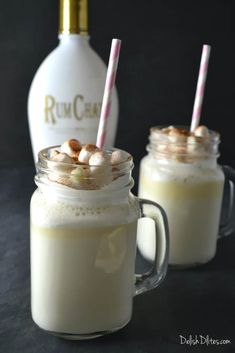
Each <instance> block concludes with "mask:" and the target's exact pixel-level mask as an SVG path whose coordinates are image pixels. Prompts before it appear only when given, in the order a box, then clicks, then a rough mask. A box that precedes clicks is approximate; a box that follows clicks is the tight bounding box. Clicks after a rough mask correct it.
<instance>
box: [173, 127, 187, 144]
mask: <svg viewBox="0 0 235 353" xmlns="http://www.w3.org/2000/svg"><path fill="white" fill-rule="evenodd" d="M187 134H188V132H187V131H186V130H183V129H177V128H174V127H172V128H171V129H170V131H169V132H168V136H169V141H170V142H171V143H185V142H186V140H187Z"/></svg>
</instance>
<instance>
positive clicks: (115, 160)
mask: <svg viewBox="0 0 235 353" xmlns="http://www.w3.org/2000/svg"><path fill="white" fill-rule="evenodd" d="M129 156H130V155H129V153H127V152H125V151H122V150H117V151H113V152H112V154H111V158H110V161H111V164H112V165H114V164H119V163H122V162H125V161H127V159H128V158H129Z"/></svg>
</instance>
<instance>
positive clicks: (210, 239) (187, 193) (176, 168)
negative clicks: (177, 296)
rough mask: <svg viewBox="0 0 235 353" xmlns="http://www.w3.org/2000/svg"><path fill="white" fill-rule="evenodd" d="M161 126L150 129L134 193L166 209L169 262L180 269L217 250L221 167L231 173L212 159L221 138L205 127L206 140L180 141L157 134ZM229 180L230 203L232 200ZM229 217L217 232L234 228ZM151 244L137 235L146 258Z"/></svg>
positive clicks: (150, 238) (233, 176) (206, 258)
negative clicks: (145, 152)
mask: <svg viewBox="0 0 235 353" xmlns="http://www.w3.org/2000/svg"><path fill="white" fill-rule="evenodd" d="M162 128H164V127H162V126H159V127H153V128H151V129H150V137H149V141H150V143H149V145H148V146H147V151H148V155H147V156H145V157H144V158H143V159H142V160H141V163H140V178H139V196H140V197H143V198H147V199H149V200H152V201H155V202H158V203H159V204H161V206H162V207H163V208H164V210H165V211H166V214H167V217H168V222H169V231H170V254H169V264H170V265H173V266H176V267H183V268H184V267H189V266H196V265H199V264H204V263H206V262H208V261H209V260H211V259H212V258H213V257H214V255H215V253H216V244H217V238H218V233H219V224H220V214H221V204H222V196H223V188H224V180H225V177H224V172H225V174H226V175H227V176H228V178H229V179H230V180H232V181H233V182H234V180H235V172H234V170H233V169H232V168H230V167H225V168H224V172H223V170H222V168H221V167H220V166H219V165H218V164H217V158H218V157H219V153H218V146H219V143H220V136H219V134H218V133H217V132H214V131H209V137H208V138H207V139H202V138H200V137H197V138H196V139H195V138H191V137H188V138H187V139H185V138H183V137H182V139H181V140H180V139H178V138H175V136H169V135H167V134H164V133H162ZM180 128H181V129H182V128H183V127H180ZM184 129H185V130H186V131H188V128H186V127H184ZM186 134H187V132H186ZM231 185H232V188H231V190H230V191H231V193H230V202H229V203H230V206H231V205H232V204H233V192H232V191H233V184H231ZM228 212H229V213H231V209H230V210H228ZM230 216H231V214H230ZM229 218H230V219H229V220H228V221H227V222H226V224H223V226H222V225H221V232H222V234H221V235H227V234H229V233H231V232H232V231H233V230H234V227H232V226H231V217H229ZM221 232H220V233H221ZM154 244H155V239H154V238H153V236H151V234H150V233H149V234H148V235H147V236H144V235H143V234H138V248H139V249H140V252H141V253H142V255H143V256H144V257H145V258H147V259H150V260H153V257H154V246H155V245H154Z"/></svg>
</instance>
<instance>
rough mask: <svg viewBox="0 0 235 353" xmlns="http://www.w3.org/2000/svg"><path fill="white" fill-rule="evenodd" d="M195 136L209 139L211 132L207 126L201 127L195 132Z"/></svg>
mask: <svg viewBox="0 0 235 353" xmlns="http://www.w3.org/2000/svg"><path fill="white" fill-rule="evenodd" d="M194 136H198V137H205V138H208V137H209V136H210V134H209V130H208V129H207V127H206V126H204V125H200V126H198V127H197V128H196V129H195V130H194Z"/></svg>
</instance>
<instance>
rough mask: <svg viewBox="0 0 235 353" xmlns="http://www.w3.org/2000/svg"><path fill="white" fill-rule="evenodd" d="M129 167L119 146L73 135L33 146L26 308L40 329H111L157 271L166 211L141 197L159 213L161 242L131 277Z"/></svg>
mask: <svg viewBox="0 0 235 353" xmlns="http://www.w3.org/2000/svg"><path fill="white" fill-rule="evenodd" d="M132 168H133V161H132V157H131V156H130V154H128V153H127V152H125V151H121V150H112V151H108V152H105V151H101V150H100V149H99V148H98V147H96V146H94V145H90V144H88V145H83V146H82V145H80V143H79V142H78V141H77V140H74V139H71V140H69V141H66V142H65V143H64V144H62V145H61V146H58V147H54V148H48V149H45V150H43V151H41V152H40V153H39V162H38V164H37V175H36V177H35V182H36V184H37V186H38V189H37V190H36V191H35V192H34V194H33V196H32V199H31V207H30V216H31V217H30V218H31V227H30V228H31V229H30V233H31V235H30V238H31V239H30V240H31V241H30V242H31V312H32V317H33V320H34V322H35V323H36V324H37V325H38V326H39V327H40V328H42V329H44V330H46V331H47V332H48V333H52V334H56V335H59V336H61V337H64V338H70V339H87V338H94V337H97V336H100V335H104V334H106V333H110V332H113V331H116V330H118V329H120V328H121V327H123V326H125V325H126V324H127V323H128V321H129V320H130V318H131V314H132V302H133V297H134V295H137V294H140V293H143V292H144V291H147V290H150V289H152V288H155V287H156V286H158V284H159V283H160V282H161V281H162V279H163V278H164V276H165V274H166V269H167V260H168V233H167V230H168V228H167V223H166V217H165V214H164V212H163V211H161V210H160V213H159V211H158V207H157V206H156V205H155V204H154V203H151V202H150V201H149V202H148V205H149V203H151V204H152V207H153V208H155V210H156V211H158V214H161V215H162V216H161V218H162V219H161V229H162V231H161V233H160V234H159V235H158V237H159V239H160V240H163V242H164V244H165V246H164V247H163V248H162V251H161V253H160V254H159V260H158V259H157V257H156V261H155V265H154V267H153V270H152V272H151V273H148V274H144V275H142V274H139V275H138V282H137V283H136V280H135V278H136V277H135V258H136V233H137V220H138V218H139V217H141V214H142V212H141V208H143V207H144V206H145V202H142V201H141V208H140V206H139V200H138V199H137V198H136V197H134V196H133V195H132V194H131V193H130V189H131V187H132V186H133V180H132V177H131V170H132ZM154 221H155V224H156V225H157V224H158V221H157V220H156V219H155V218H154ZM162 225H163V226H162ZM157 260H158V261H157Z"/></svg>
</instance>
